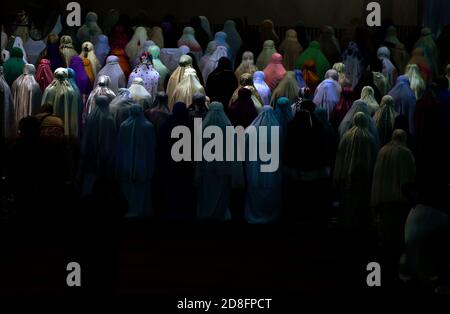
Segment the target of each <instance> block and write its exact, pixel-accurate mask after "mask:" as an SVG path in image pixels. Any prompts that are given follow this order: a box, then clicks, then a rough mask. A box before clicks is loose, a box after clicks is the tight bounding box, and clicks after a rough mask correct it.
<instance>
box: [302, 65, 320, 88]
mask: <svg viewBox="0 0 450 314" xmlns="http://www.w3.org/2000/svg"><path fill="white" fill-rule="evenodd" d="M302 72H303V79H304V81H305V84H306V86H307V87H308V88H309V89H310V91H311V93H312V94H314V93H315V91H316V88H317V86H318V85H319V83H320V79H319V76H318V75H317V69H316V62H315V61H314V60H307V61H306V62H305V64H304V65H303V68H302Z"/></svg>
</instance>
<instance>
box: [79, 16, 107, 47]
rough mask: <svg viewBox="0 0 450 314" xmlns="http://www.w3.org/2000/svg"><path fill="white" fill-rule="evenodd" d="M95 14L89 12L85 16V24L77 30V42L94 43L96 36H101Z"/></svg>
mask: <svg viewBox="0 0 450 314" xmlns="http://www.w3.org/2000/svg"><path fill="white" fill-rule="evenodd" d="M97 19H98V17H97V14H96V13H94V12H89V13H88V14H86V22H85V23H84V25H83V26H81V27H80V28H79V29H78V32H77V38H78V41H79V42H85V41H90V42H95V40H96V38H97V36H99V35H101V34H102V30H101V29H100V27H99V26H98V25H97Z"/></svg>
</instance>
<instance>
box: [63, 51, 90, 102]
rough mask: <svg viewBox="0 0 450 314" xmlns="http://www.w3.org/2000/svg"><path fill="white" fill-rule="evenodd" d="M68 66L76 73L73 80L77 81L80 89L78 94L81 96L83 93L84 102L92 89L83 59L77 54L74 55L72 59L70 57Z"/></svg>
mask: <svg viewBox="0 0 450 314" xmlns="http://www.w3.org/2000/svg"><path fill="white" fill-rule="evenodd" d="M69 67H70V68H72V69H73V70H74V71H75V73H76V74H77V76H76V78H75V80H76V82H77V86H78V88H79V89H80V94H81V95H82V97H83V95H84V97H83V98H85V99H84V101H83V103H84V102H85V101H86V100H87V97H88V96H89V94H90V93H91V91H92V82H91V80H90V79H89V77H88V75H87V73H86V69H85V66H84V63H83V60H82V59H81V58H80V57H79V56H74V57H72V59H70V63H69Z"/></svg>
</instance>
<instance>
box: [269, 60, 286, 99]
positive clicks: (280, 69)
mask: <svg viewBox="0 0 450 314" xmlns="http://www.w3.org/2000/svg"><path fill="white" fill-rule="evenodd" d="M282 63H283V57H282V56H281V55H280V54H279V53H274V54H273V55H272V56H271V58H270V60H269V63H268V64H267V66H266V67H265V69H264V75H265V77H266V83H267V85H268V86H269V87H270V89H271V90H274V89H275V88H276V87H277V86H278V84H279V83H280V81H281V80H282V79H283V77H284V76H285V74H286V69H285V68H284V66H283V64H282Z"/></svg>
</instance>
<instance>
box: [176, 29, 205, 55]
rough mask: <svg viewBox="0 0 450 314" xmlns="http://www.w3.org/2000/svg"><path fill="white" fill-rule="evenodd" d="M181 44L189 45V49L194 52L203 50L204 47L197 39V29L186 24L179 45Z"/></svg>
mask: <svg viewBox="0 0 450 314" xmlns="http://www.w3.org/2000/svg"><path fill="white" fill-rule="evenodd" d="M180 46H188V47H189V49H190V50H191V51H193V52H201V51H202V47H201V46H200V44H199V43H198V41H197V40H196V39H195V30H194V28H192V27H190V26H186V27H185V28H184V29H183V35H182V36H181V38H180V39H179V40H178V47H180Z"/></svg>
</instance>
